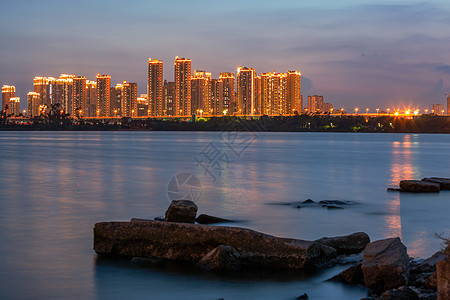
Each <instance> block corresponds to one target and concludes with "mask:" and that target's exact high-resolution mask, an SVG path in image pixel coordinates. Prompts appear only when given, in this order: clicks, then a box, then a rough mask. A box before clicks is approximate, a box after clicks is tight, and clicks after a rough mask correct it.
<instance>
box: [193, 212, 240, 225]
mask: <svg viewBox="0 0 450 300" xmlns="http://www.w3.org/2000/svg"><path fill="white" fill-rule="evenodd" d="M224 222H234V221H232V220H227V219H222V218H218V217H214V216H210V215H205V214H201V215H200V216H198V217H197V223H200V224H214V223H224Z"/></svg>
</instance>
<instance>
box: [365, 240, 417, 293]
mask: <svg viewBox="0 0 450 300" xmlns="http://www.w3.org/2000/svg"><path fill="white" fill-rule="evenodd" d="M361 269H362V272H363V275H364V282H365V283H366V285H367V287H369V288H370V289H371V290H372V292H374V293H376V294H380V293H382V292H383V291H386V290H390V289H395V288H398V287H401V286H404V285H407V283H408V275H409V258H408V254H407V253H406V247H405V245H403V244H402V242H401V241H400V239H399V238H390V239H385V240H379V241H375V242H372V243H369V244H368V245H367V246H366V248H365V249H364V253H363V261H362V266H361Z"/></svg>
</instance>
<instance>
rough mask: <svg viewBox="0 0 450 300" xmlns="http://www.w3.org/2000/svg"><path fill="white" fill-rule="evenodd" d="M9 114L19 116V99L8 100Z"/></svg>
mask: <svg viewBox="0 0 450 300" xmlns="http://www.w3.org/2000/svg"><path fill="white" fill-rule="evenodd" d="M9 114H12V115H13V116H15V117H18V116H19V114H20V97H12V98H11V99H9Z"/></svg>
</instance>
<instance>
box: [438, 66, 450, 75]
mask: <svg viewBox="0 0 450 300" xmlns="http://www.w3.org/2000/svg"><path fill="white" fill-rule="evenodd" d="M435 70H436V71H438V72H439V73H444V74H450V66H449V65H442V66H439V67H437V68H436V69H435Z"/></svg>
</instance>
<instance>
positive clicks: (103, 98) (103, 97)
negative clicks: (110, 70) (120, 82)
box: [97, 74, 111, 117]
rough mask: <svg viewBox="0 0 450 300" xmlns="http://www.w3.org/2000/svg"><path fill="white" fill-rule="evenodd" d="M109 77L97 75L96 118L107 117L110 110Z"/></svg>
mask: <svg viewBox="0 0 450 300" xmlns="http://www.w3.org/2000/svg"><path fill="white" fill-rule="evenodd" d="M110 89H111V76H110V75H103V74H102V75H100V74H97V117H109V116H110V110H111V90H110Z"/></svg>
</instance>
